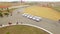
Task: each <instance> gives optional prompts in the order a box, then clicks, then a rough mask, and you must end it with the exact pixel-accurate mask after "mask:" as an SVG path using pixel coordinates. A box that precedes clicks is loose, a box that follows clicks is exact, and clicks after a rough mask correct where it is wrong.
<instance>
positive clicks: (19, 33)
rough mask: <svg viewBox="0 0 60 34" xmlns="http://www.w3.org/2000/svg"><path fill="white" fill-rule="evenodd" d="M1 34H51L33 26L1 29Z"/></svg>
mask: <svg viewBox="0 0 60 34" xmlns="http://www.w3.org/2000/svg"><path fill="white" fill-rule="evenodd" d="M0 34H49V33H47V32H45V31H43V30H41V29H38V28H35V27H32V26H27V25H14V26H7V27H3V28H0Z"/></svg>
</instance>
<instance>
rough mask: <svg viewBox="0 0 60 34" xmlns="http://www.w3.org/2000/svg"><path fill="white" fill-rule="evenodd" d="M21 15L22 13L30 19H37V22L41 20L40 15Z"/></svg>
mask: <svg viewBox="0 0 60 34" xmlns="http://www.w3.org/2000/svg"><path fill="white" fill-rule="evenodd" d="M22 15H23V17H27V18H29V19H32V20H34V21H37V22H39V21H41V20H42V17H38V16H34V15H31V14H28V13H24V14H22Z"/></svg>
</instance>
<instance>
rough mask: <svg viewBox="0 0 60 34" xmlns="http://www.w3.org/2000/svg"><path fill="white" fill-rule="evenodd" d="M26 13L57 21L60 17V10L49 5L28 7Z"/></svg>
mask: <svg viewBox="0 0 60 34" xmlns="http://www.w3.org/2000/svg"><path fill="white" fill-rule="evenodd" d="M24 13H28V14H32V15H36V16H40V17H44V18H48V19H51V20H55V21H57V20H59V19H60V12H58V11H56V10H54V9H52V8H48V7H40V6H31V7H28V8H26V9H25V10H24Z"/></svg>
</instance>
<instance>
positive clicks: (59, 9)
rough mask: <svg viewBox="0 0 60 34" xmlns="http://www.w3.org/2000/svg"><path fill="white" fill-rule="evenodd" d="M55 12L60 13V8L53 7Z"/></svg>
mask: <svg viewBox="0 0 60 34" xmlns="http://www.w3.org/2000/svg"><path fill="white" fill-rule="evenodd" d="M52 8H53V9H54V10H56V11H59V12H60V7H52Z"/></svg>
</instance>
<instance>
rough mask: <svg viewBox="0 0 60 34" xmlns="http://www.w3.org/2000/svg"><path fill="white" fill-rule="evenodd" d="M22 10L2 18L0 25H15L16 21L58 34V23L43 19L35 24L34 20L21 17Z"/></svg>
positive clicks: (59, 27) (59, 31) (59, 32)
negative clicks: (10, 23)
mask: <svg viewBox="0 0 60 34" xmlns="http://www.w3.org/2000/svg"><path fill="white" fill-rule="evenodd" d="M23 9H24V8H19V9H17V10H14V11H13V13H12V14H13V15H12V16H10V15H9V16H8V17H6V16H5V17H3V18H0V24H8V22H12V23H16V22H17V21H18V22H19V23H21V22H22V23H25V24H32V25H36V26H39V27H42V28H44V29H46V30H49V31H51V32H52V33H54V34H60V23H58V22H56V21H52V20H49V19H46V18H43V19H42V21H40V22H36V21H34V20H31V19H28V18H26V17H23V16H22V15H21V14H22V12H23ZM18 12H19V13H18Z"/></svg>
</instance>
